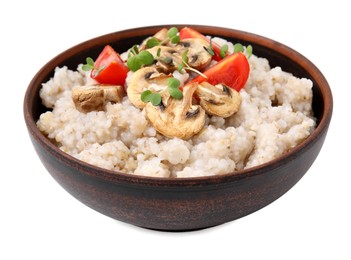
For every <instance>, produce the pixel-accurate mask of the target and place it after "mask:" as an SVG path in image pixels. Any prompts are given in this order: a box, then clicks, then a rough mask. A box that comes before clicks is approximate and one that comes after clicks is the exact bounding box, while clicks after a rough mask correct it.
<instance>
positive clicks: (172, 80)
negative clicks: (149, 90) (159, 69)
mask: <svg viewBox="0 0 351 260" xmlns="http://www.w3.org/2000/svg"><path fill="white" fill-rule="evenodd" d="M167 85H168V87H170V88H179V86H180V81H179V80H178V79H176V78H168V79H167Z"/></svg>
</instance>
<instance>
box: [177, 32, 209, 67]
mask: <svg viewBox="0 0 351 260" xmlns="http://www.w3.org/2000/svg"><path fill="white" fill-rule="evenodd" d="M179 45H180V46H182V47H181V48H180V52H181V53H182V52H183V51H185V50H188V53H187V56H188V64H189V66H190V67H192V68H194V69H196V70H200V71H201V70H203V69H204V68H206V67H207V66H208V65H210V63H211V60H212V56H211V54H209V52H208V51H207V50H206V49H209V48H210V44H209V43H208V42H207V41H206V40H204V39H201V38H188V39H184V40H182V41H181V42H179Z"/></svg>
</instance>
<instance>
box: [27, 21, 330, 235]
mask: <svg viewBox="0 0 351 260" xmlns="http://www.w3.org/2000/svg"><path fill="white" fill-rule="evenodd" d="M171 26H176V27H178V28H181V27H183V26H190V27H193V28H194V29H196V30H198V31H200V32H202V33H203V34H206V35H212V36H219V37H222V38H225V39H228V40H230V41H233V42H241V43H242V44H245V45H248V44H251V45H252V46H253V49H254V53H255V54H256V55H257V56H260V57H265V58H267V59H268V60H269V61H270V64H271V65H272V67H273V66H280V67H282V69H283V70H285V71H288V72H291V73H293V74H294V75H295V76H297V77H306V78H310V79H311V80H312V81H313V84H314V86H313V95H314V96H313V111H314V115H315V117H316V119H317V127H316V129H315V131H314V132H313V133H312V134H311V135H310V136H309V137H308V138H307V139H306V140H305V141H304V142H302V143H301V144H300V145H298V146H297V147H295V148H294V149H292V150H291V151H289V152H287V153H286V154H284V155H283V156H281V157H279V158H277V159H275V160H273V161H270V162H268V163H265V164H262V165H259V166H256V167H252V168H250V169H247V170H242V171H240V172H239V173H238V172H236V173H235V174H234V173H228V174H225V175H221V176H211V177H196V178H195V177H194V178H180V179H168V178H153V177H142V176H135V175H128V174H124V173H116V172H112V171H110V170H105V169H102V168H99V167H95V166H92V165H89V164H87V163H84V162H82V161H80V160H78V159H75V158H73V157H72V156H70V155H68V154H66V153H64V152H63V151H61V150H60V149H58V147H56V146H55V145H54V144H53V143H51V142H50V141H49V139H47V138H46V137H45V136H44V135H43V134H42V133H41V132H40V131H39V129H38V128H37V126H36V121H37V120H38V118H39V115H40V114H41V113H43V112H44V111H46V110H47V109H46V108H45V107H44V106H43V105H42V104H41V100H40V97H39V89H40V88H41V83H43V82H46V81H47V80H49V79H50V77H52V76H53V74H54V69H55V67H57V66H63V65H66V66H68V68H70V69H76V67H77V65H78V64H79V63H81V62H82V61H84V60H85V58H86V57H88V56H89V57H97V55H98V54H99V52H100V51H101V49H102V47H103V46H104V45H106V44H110V45H112V46H113V47H114V48H115V49H116V51H118V52H123V51H126V50H127V49H128V48H130V47H131V46H133V44H135V43H136V42H141V41H142V40H143V39H144V38H146V37H147V36H150V35H153V34H154V33H156V32H157V31H159V30H160V29H162V28H164V27H171ZM23 109H24V119H25V123H26V126H27V129H28V133H29V136H30V139H31V141H32V143H33V146H34V148H35V151H36V153H37V154H38V156H39V158H40V160H41V161H42V163H43V164H44V166H45V167H46V169H47V171H48V172H49V173H50V174H51V175H52V177H53V178H54V179H55V180H56V181H57V182H58V183H59V184H60V185H61V186H62V187H63V188H64V189H65V190H66V191H67V192H69V193H70V194H71V195H72V196H73V197H75V198H76V199H78V200H79V201H81V202H82V203H84V204H85V205H87V206H89V207H90V208H92V209H94V210H96V211H98V212H100V213H102V214H104V215H106V216H109V217H111V218H114V219H116V220H119V221H123V222H126V223H130V224H133V225H136V226H140V227H144V228H149V229H156V230H167V231H186V230H196V229H203V228H208V227H212V226H216V225H219V224H223V223H226V222H229V221H233V220H235V219H238V218H241V217H243V216H246V215H248V214H251V213H253V212H255V211H257V210H259V209H261V208H263V207H265V206H267V205H268V204H270V203H271V202H273V201H275V200H276V199H278V198H279V197H280V196H282V195H283V194H284V193H286V192H287V191H288V190H289V189H290V188H292V187H293V186H294V185H295V184H296V183H297V182H298V181H299V180H300V179H301V177H302V176H303V175H304V174H305V173H306V172H307V171H308V169H309V168H310V166H311V165H312V164H313V162H314V160H315V159H316V157H317V156H318V154H319V152H320V150H321V148H322V145H323V143H324V140H325V137H326V135H327V131H328V127H329V124H330V120H331V117H332V110H333V99H332V93H331V90H330V88H329V85H328V82H327V81H326V79H325V77H324V76H323V74H322V73H321V72H320V71H319V69H318V68H317V67H316V66H315V65H314V64H313V63H312V62H311V61H309V60H308V59H306V58H305V57H304V56H303V55H301V54H300V53H298V52H296V51H295V50H293V49H291V48H289V47H287V46H285V45H283V44H281V43H279V42H276V41H274V40H271V39H268V38H265V37H262V36H259V35H256V34H252V33H248V32H243V31H239V30H234V29H229V28H220V27H212V26H203V25H158V26H150V27H143V28H135V29H130V30H123V31H119V32H114V33H110V34H107V35H103V36H100V37H97V38H94V39H91V40H87V41H85V42H83V43H81V44H78V45H76V46H74V47H72V48H70V49H68V50H66V51H64V52H62V53H61V54H59V55H57V56H56V57H54V58H53V59H52V60H50V61H49V62H48V63H47V64H45V65H44V66H43V67H42V68H41V69H40V70H39V71H38V73H37V74H36V75H35V76H34V78H33V79H32V81H31V82H30V84H29V86H28V89H27V91H26V93H25V97H24V106H23Z"/></svg>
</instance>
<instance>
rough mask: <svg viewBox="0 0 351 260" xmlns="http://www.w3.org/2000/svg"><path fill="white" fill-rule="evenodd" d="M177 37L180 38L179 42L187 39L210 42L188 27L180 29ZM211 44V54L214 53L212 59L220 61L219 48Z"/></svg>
mask: <svg viewBox="0 0 351 260" xmlns="http://www.w3.org/2000/svg"><path fill="white" fill-rule="evenodd" d="M179 37H180V40H184V39H189V38H201V39H204V40H206V41H208V42H210V40H209V39H208V38H207V37H206V36H205V35H203V34H202V33H200V32H198V31H196V30H194V29H192V28H189V27H184V28H182V29H180V31H179ZM211 44H212V49H213V52H214V53H215V55H214V56H213V59H214V60H216V61H219V60H221V59H222V58H221V55H220V52H221V47H220V46H219V45H218V44H216V43H215V42H211Z"/></svg>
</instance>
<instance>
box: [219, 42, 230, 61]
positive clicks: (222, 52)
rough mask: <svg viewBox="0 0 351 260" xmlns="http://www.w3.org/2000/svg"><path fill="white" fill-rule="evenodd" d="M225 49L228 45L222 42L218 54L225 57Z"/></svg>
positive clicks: (226, 49)
mask: <svg viewBox="0 0 351 260" xmlns="http://www.w3.org/2000/svg"><path fill="white" fill-rule="evenodd" d="M227 51H228V45H227V44H224V45H223V46H222V47H221V50H220V52H219V55H220V56H221V58H222V59H224V58H225V56H227Z"/></svg>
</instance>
